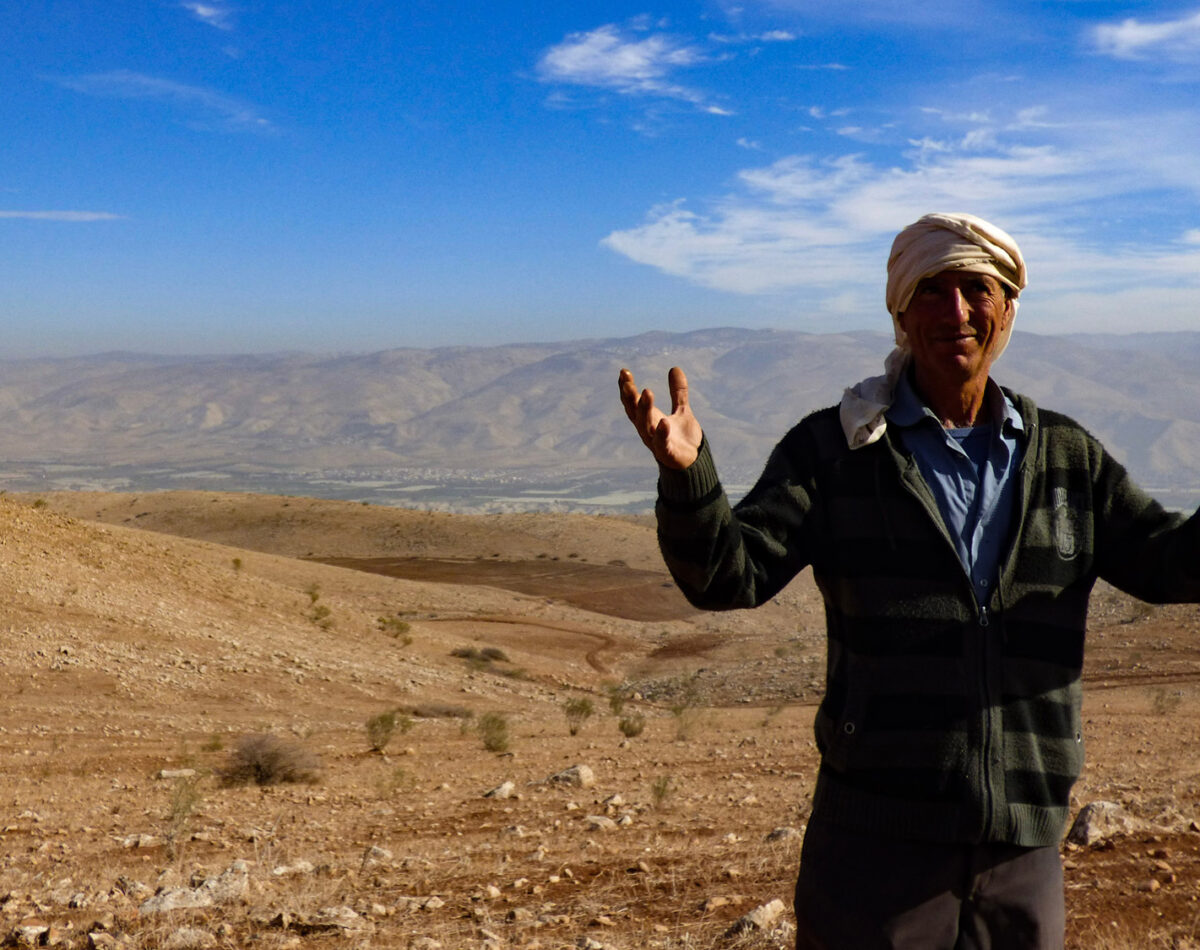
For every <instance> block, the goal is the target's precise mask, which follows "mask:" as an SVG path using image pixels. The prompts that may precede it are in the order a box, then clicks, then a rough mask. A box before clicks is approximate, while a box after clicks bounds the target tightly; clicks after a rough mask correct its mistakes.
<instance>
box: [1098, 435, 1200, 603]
mask: <svg viewBox="0 0 1200 950" xmlns="http://www.w3.org/2000/svg"><path fill="white" fill-rule="evenodd" d="M1101 452H1103V449H1101ZM1095 484H1096V486H1097V497H1098V498H1099V499H1100V506H1099V510H1098V511H1097V525H1096V533H1097V547H1098V550H1097V564H1096V566H1097V572H1098V573H1099V575H1100V576H1101V577H1103V578H1104V579H1105V580H1106V581H1108V582H1109V583H1111V584H1113V585H1114V586H1116V587H1119V588H1120V589H1121V590H1123V591H1125V592H1126V593H1129V594H1132V595H1133V596H1135V597H1139V598H1141V599H1142V600H1146V601H1150V602H1152V603H1195V602H1200V511H1197V512H1196V513H1194V514H1193V515H1192V516H1191V517H1190V518H1185V517H1184V516H1183V515H1182V514H1180V513H1178V512H1169V511H1166V510H1165V509H1164V508H1163V507H1162V505H1160V504H1159V503H1158V502H1157V501H1155V500H1154V499H1153V498H1151V497H1150V496H1149V495H1147V494H1146V493H1145V492H1144V491H1142V489H1141V488H1139V487H1138V486H1137V484H1135V483H1134V481H1133V479H1131V478H1130V477H1129V475H1128V473H1127V472H1126V471H1125V468H1124V466H1122V465H1121V464H1120V463H1119V462H1117V461H1116V460H1115V459H1113V458H1112V456H1110V455H1108V454H1107V453H1104V454H1103V455H1102V457H1101V464H1100V466H1099V469H1098V472H1097V477H1096V481H1095Z"/></svg>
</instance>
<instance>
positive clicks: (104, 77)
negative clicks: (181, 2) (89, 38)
mask: <svg viewBox="0 0 1200 950" xmlns="http://www.w3.org/2000/svg"><path fill="white" fill-rule="evenodd" d="M56 82H58V84H59V85H61V86H64V87H65V88H67V89H72V90H74V91H75V92H81V93H84V94H85V95H89V96H101V97H105V98H110V99H145V100H151V101H155V102H162V103H166V104H168V105H171V106H174V107H176V108H178V109H180V110H181V111H184V112H186V113H188V114H189V115H190V118H189V120H188V124H189V125H191V126H192V127H194V128H199V129H205V130H220V131H237V132H270V131H272V130H273V126H272V124H271V122H270V121H269V120H268V119H265V118H263V117H262V116H261V115H259V114H258V112H257V111H256V110H255V109H254V108H253V107H252V106H250V105H247V104H246V103H244V102H242V101H240V100H238V99H235V98H233V97H232V96H227V95H225V94H224V93H221V92H217V91H215V90H213V89H207V88H205V87H203V86H191V85H188V84H186V83H180V82H175V81H174V80H171V79H162V78H159V77H157V76H147V75H145V74H143V73H136V72H131V71H129V70H123V69H122V70H116V71H114V72H109V73H92V74H90V75H86V76H67V77H62V78H59V79H57V80H56Z"/></svg>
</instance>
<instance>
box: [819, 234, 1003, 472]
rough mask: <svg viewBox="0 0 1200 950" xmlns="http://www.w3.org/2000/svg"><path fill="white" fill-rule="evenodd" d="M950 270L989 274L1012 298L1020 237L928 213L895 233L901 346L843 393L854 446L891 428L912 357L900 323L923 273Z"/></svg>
mask: <svg viewBox="0 0 1200 950" xmlns="http://www.w3.org/2000/svg"><path fill="white" fill-rule="evenodd" d="M945 270H962V271H967V272H969V273H979V274H990V275H991V276H992V277H995V278H996V279H997V280H999V281H1000V282H1001V283H1003V284H1004V285H1005V286H1006V287H1007V288H1008V289H1009V290H1010V291H1011V292H1012V297H1013V315H1014V319H1015V316H1016V306H1017V299H1016V298H1017V296H1018V295H1019V294H1020V292H1021V291H1022V290H1024V289H1025V284H1026V273H1025V260H1024V258H1023V257H1022V256H1021V250H1020V248H1018V247H1017V242H1016V241H1014V240H1013V239H1012V237H1011V236H1010V235H1009V234H1008V233H1007V232H1005V231H1003V230H1001V229H1000V228H998V227H996V226H995V225H994V224H990V223H989V222H987V221H984V220H983V219H982V218H979V217H976V216H975V215H973V214H964V213H955V214H949V213H935V214H927V215H925V216H923V217H921V218H919V219H918V220H917V221H915V222H914V223H912V224H910V225H909V226H908V227H906V228H905V229H904V230H903V231H901V232H900V233H899V234H897V235H896V239H895V240H894V241H893V242H892V252H891V254H890V255H889V256H888V265H887V272H888V279H887V295H886V302H887V308H888V312H889V313H890V314H891V315H892V327H893V329H894V331H895V337H896V347H895V349H893V350H892V352H891V353H890V354H888V357H887V359H886V360H885V361H884V372H883V375H882V376H871V377H868V378H867V379H864V380H862V381H861V382H858V383H856V384H854V385H853V386H850V387H848V388H847V389H846V391H845V393H844V394H843V396H842V402H841V405H840V406H839V410H838V411H839V417H840V419H841V423H842V429H843V431H844V432H845V435H846V442H847V444H848V445H849V446H850V448H851V449H858V448H862V447H863V446H864V445H870V444H871V443H872V442H874V441H876V440H877V439H879V438H880V437H881V436H882V435H883V433H884V431H885V430H886V429H887V421H886V419H885V418H884V413H885V412H886V411H887V409H888V407H889V406H890V405H891V404H892V393H893V392H894V391H895V388H896V381H897V380H898V379H899V378H900V374H901V373H903V372H904V370H905V368H906V367H907V366H908V361H909V356H910V352H909V346H908V339H907V337H906V336H905V333H904V330H903V329H902V328H901V326H900V320H899V317H900V314H902V313H903V312H904V311H905V309H907V307H908V305H909V302H910V301H911V300H912V296H913V292H914V291H915V290H916V289H917V284H919V283H920V282H921V281H922V280H923V279H924V278H926V277H932V276H933V275H934V274H939V273H941V272H942V271H945ZM1013 322H1014V321H1012V320H1010V321H1009V324H1008V327H1007V328H1006V329H1005V331H1004V335H1003V337H1002V338H1001V339H1000V341H999V346H998V348H997V351H996V356H997V357H999V355H1000V354H1001V353H1003V352H1004V348H1005V347H1006V346H1008V339H1009V336H1010V335H1011V334H1012V325H1013Z"/></svg>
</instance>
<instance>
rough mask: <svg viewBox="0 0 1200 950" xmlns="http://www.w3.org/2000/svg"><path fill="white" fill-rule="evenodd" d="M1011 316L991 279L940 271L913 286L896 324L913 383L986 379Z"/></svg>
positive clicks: (1008, 305) (1000, 288)
mask: <svg viewBox="0 0 1200 950" xmlns="http://www.w3.org/2000/svg"><path fill="white" fill-rule="evenodd" d="M1012 317H1013V305H1012V301H1011V300H1009V299H1008V297H1007V296H1006V295H1005V293H1004V286H1003V285H1002V284H1001V283H1000V281H998V280H997V279H996V278H995V277H992V276H991V275H990V274H972V273H967V272H964V271H960V270H944V271H942V272H941V273H939V274H934V275H933V276H932V277H926V278H924V279H923V280H922V281H921V282H920V283H919V284H917V289H916V290H915V291H914V292H913V296H912V300H911V301H910V302H909V304H908V309H907V310H905V311H904V313H902V314H900V316H899V318H898V319H899V322H900V328H901V329H902V330H903V331H904V332H905V334H907V336H908V344H909V347H910V348H911V350H912V356H913V363H914V366H915V368H916V373H917V379H918V380H921V379H925V380H928V381H930V382H932V381H934V380H938V381H940V382H941V383H943V384H950V383H953V384H955V385H960V386H961V385H965V384H967V383H969V382H972V381H978V380H979V379H985V378H986V377H987V373H988V370H989V369H990V367H991V365H992V361H993V360H994V359H995V358H996V350H997V348H998V346H999V343H1000V339H1001V336H1002V333H1003V331H1004V328H1005V327H1007V326H1008V323H1009V321H1010V320H1012Z"/></svg>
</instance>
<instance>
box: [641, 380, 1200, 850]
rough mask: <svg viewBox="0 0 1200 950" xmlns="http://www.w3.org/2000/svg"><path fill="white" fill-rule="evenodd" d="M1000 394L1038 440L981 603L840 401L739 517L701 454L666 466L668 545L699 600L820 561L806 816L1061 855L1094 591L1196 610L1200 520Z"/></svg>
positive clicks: (1067, 429)
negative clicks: (822, 683) (854, 442)
mask: <svg viewBox="0 0 1200 950" xmlns="http://www.w3.org/2000/svg"><path fill="white" fill-rule="evenodd" d="M1009 395H1010V397H1011V398H1012V399H1013V401H1014V404H1015V405H1016V406H1017V409H1018V411H1019V412H1020V413H1021V415H1022V418H1023V419H1024V421H1025V426H1026V437H1027V444H1026V448H1025V452H1024V456H1023V458H1022V462H1021V465H1020V468H1019V470H1018V472H1017V474H1016V476H1015V477H1016V478H1017V479H1018V486H1017V500H1016V508H1015V512H1014V518H1013V530H1012V535H1013V536H1012V537H1011V538H1010V539H1009V541H1008V543H1007V545H1006V547H1005V549H1004V550H1005V554H1004V556H1003V558H1002V561H1001V566H1000V577H999V583H998V585H997V586H996V588H995V589H994V590H993V592H992V596H991V599H990V601H989V602H988V603H986V604H982V603H979V602H978V600H977V599H976V597H975V593H974V591H973V589H972V585H971V582H970V579H969V578H968V576H967V574H966V571H965V570H964V569H963V566H962V563H961V562H960V561H959V559H958V556H957V555H956V553H955V550H954V546H953V543H952V542H951V540H950V536H949V534H948V533H947V531H946V528H945V526H944V524H943V521H942V518H941V515H940V514H939V512H938V508H937V504H936V502H935V501H934V498H933V495H932V494H931V492H930V490H929V487H928V486H927V485H926V484H925V482H924V480H923V479H922V477H921V475H920V473H919V471H918V469H917V465H916V463H915V461H914V460H913V459H912V457H911V456H909V455H907V454H906V453H905V452H904V450H903V449H902V448H901V446H900V445H899V442H898V441H897V440H893V439H892V438H891V433H890V432H889V433H887V434H885V435H884V437H883V438H882V439H880V440H879V441H878V442H875V443H874V444H872V445H869V446H866V447H864V448H862V449H858V450H856V451H853V452H851V451H850V450H849V449H847V447H846V441H845V437H844V436H843V434H842V429H841V426H840V424H839V422H838V418H837V410H836V409H826V410H823V411H820V412H816V413H814V414H812V415H811V416H808V417H807V418H806V419H804V420H803V421H802V422H801V423H800V424H799V425H797V426H796V427H795V428H793V429H792V430H791V431H790V432H789V433H788V434H787V435H786V436H785V437H784V439H783V440H782V441H781V442H780V443H779V445H778V446H776V448H775V450H774V452H773V453H772V454H771V457H770V459H769V460H768V462H767V465H766V468H765V469H764V471H763V474H762V476H761V478H760V479H759V481H758V483H757V484H756V485H755V486H754V488H753V489H752V490H751V491H750V493H749V494H748V495H747V496H746V497H745V499H743V500H742V501H741V502H740V503H739V504H738V505H737V506H736V507H735V508H731V507H730V505H729V503H728V501H727V499H726V497H725V494H724V491H723V490H722V488H721V485H720V482H719V481H718V478H717V473H716V469H715V467H714V465H713V461H712V456H711V454H710V452H709V448H708V445H707V443H705V444H703V445H702V446H701V451H700V456H699V458H698V459H697V460H696V462H695V463H694V464H693V465H691V466H690V467H689V468H688V469H686V470H684V471H673V470H669V469H662V470H661V471H660V478H659V501H658V505H657V508H656V510H657V515H658V526H659V542H660V545H661V547H662V551H663V555H664V558H665V560H666V562H667V565H668V567H669V568H670V570H671V573H672V575H673V576H674V578H675V580H676V582H677V583H678V584H679V586H680V588H681V589H682V590H683V592H684V594H685V595H686V596H687V597H688V599H689V600H690V601H691V602H692V603H693V604H695V605H696V606H699V607H704V608H708V609H714V610H721V609H729V608H737V607H753V606H755V605H757V604H760V603H763V602H765V601H766V600H768V599H770V598H771V597H772V596H774V595H775V594H776V593H777V592H778V591H779V590H780V589H781V588H782V587H783V586H784V585H785V584H787V583H788V581H789V580H791V578H792V577H794V576H795V575H796V573H797V572H798V571H800V570H801V569H803V568H804V567H806V566H808V565H811V566H812V568H813V573H814V576H815V578H816V582H817V585H818V587H819V588H820V590H821V593H822V595H823V596H824V599H825V615H826V625H827V634H828V658H827V669H826V692H825V696H824V699H823V701H822V703H821V705H820V708H819V710H818V712H817V716H816V724H815V728H816V734H817V746H818V748H819V750H820V752H821V757H822V758H821V768H820V772H819V775H818V778H817V787H816V790H815V792H814V795H813V815H814V818H817V817H820V818H823V819H824V820H827V821H830V822H833V823H835V824H840V825H844V826H849V827H853V828H856V829H858V830H861V831H868V832H876V833H882V834H889V835H895V836H902V837H909V838H917V839H922V840H934V841H961V842H981V841H1003V842H1009V843H1012V844H1018V845H1024V846H1041V845H1049V844H1056V843H1057V842H1058V841H1059V840H1060V838H1061V835H1062V832H1063V829H1064V826H1065V822H1066V819H1067V816H1068V797H1069V793H1070V789H1071V786H1072V784H1073V783H1074V782H1075V780H1076V778H1077V777H1078V775H1079V770H1080V768H1081V766H1082V763H1083V736H1082V729H1081V721H1080V700H1081V689H1080V672H1081V667H1082V663H1083V643H1084V630H1085V627H1086V624H1087V605H1088V597H1089V594H1090V592H1091V589H1092V585H1093V584H1094V582H1095V580H1096V578H1097V577H1103V578H1105V579H1106V580H1108V581H1109V582H1111V583H1112V584H1114V585H1115V586H1117V587H1119V588H1121V589H1122V590H1125V591H1127V592H1129V593H1131V594H1133V595H1135V596H1137V597H1140V598H1142V599H1144V600H1149V601H1154V602H1167V601H1176V602H1179V601H1197V600H1200V513H1198V515H1193V516H1192V517H1191V518H1190V519H1186V520H1185V519H1184V518H1183V517H1182V516H1180V515H1178V514H1171V513H1168V512H1166V511H1165V510H1164V509H1163V508H1162V507H1161V506H1160V505H1159V504H1158V503H1157V502H1156V501H1154V500H1153V499H1151V498H1149V497H1148V496H1147V495H1145V494H1144V493H1143V492H1142V491H1141V490H1140V489H1138V487H1137V486H1136V485H1134V484H1133V482H1132V481H1131V480H1130V479H1129V478H1128V476H1127V475H1126V473H1125V470H1124V468H1122V466H1121V465H1120V464H1119V463H1118V462H1117V461H1115V460H1114V459H1113V458H1112V456H1110V455H1109V454H1108V453H1107V452H1106V451H1105V450H1104V448H1103V447H1102V446H1101V445H1100V443H1099V442H1097V441H1096V440H1095V439H1094V438H1093V437H1092V436H1090V435H1089V434H1088V433H1087V432H1085V431H1084V430H1083V428H1082V427H1080V426H1079V425H1078V424H1077V423H1076V422H1074V421H1072V420H1071V419H1069V418H1067V417H1066V416H1063V415H1060V414H1057V413H1053V412H1048V411H1045V410H1039V409H1037V408H1036V407H1035V406H1034V405H1033V403H1032V401H1031V400H1029V399H1027V398H1025V397H1022V396H1019V395H1015V394H1012V393H1009Z"/></svg>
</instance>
